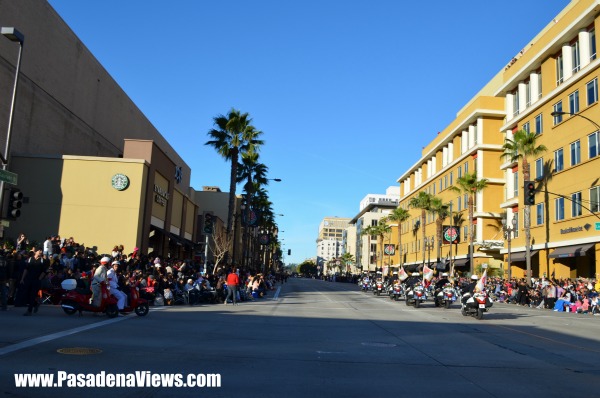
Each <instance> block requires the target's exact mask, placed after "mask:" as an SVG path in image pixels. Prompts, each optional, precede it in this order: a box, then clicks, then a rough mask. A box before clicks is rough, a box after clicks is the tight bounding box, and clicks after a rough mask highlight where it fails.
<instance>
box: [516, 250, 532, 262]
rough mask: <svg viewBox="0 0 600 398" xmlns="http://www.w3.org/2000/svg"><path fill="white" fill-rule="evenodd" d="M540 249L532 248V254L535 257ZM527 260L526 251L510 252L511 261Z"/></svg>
mask: <svg viewBox="0 0 600 398" xmlns="http://www.w3.org/2000/svg"><path fill="white" fill-rule="evenodd" d="M538 251H539V250H532V251H531V256H530V257H533V256H535V255H536V254H537V253H538ZM526 260H527V256H526V255H525V252H517V253H511V254H510V262H511V263H518V262H521V261H526Z"/></svg>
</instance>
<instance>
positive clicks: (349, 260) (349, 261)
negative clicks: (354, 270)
mask: <svg viewBox="0 0 600 398" xmlns="http://www.w3.org/2000/svg"><path fill="white" fill-rule="evenodd" d="M340 261H341V262H342V265H343V266H344V267H345V268H346V272H349V271H348V267H350V266H352V265H354V263H355V262H356V260H355V259H354V256H353V255H352V253H348V252H346V253H344V254H342V256H341V257H340Z"/></svg>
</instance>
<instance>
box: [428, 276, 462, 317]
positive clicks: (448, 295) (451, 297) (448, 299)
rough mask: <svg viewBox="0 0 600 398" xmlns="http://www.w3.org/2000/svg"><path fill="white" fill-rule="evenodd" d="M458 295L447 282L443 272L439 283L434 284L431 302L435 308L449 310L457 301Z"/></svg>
mask: <svg viewBox="0 0 600 398" xmlns="http://www.w3.org/2000/svg"><path fill="white" fill-rule="evenodd" d="M457 297H458V295H457V294H456V290H455V289H454V286H452V283H450V281H449V280H448V274H447V273H446V272H444V273H443V274H442V275H441V278H440V280H439V281H437V282H436V284H435V290H434V292H433V300H434V303H435V306H436V307H444V308H446V309H447V308H450V306H451V305H452V303H454V302H455V301H456V299H457Z"/></svg>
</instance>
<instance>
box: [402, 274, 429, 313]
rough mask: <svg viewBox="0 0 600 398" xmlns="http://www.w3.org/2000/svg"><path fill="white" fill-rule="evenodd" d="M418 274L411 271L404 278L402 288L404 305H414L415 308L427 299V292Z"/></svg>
mask: <svg viewBox="0 0 600 398" xmlns="http://www.w3.org/2000/svg"><path fill="white" fill-rule="evenodd" d="M419 276H420V275H419V273H418V272H413V273H412V274H411V276H410V277H409V278H408V279H407V280H406V288H405V290H404V299H405V300H406V305H414V306H415V308H419V307H420V306H421V303H423V302H425V300H427V292H426V289H425V287H424V286H423V282H422V280H421V279H420V278H419Z"/></svg>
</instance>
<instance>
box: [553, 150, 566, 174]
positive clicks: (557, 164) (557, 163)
mask: <svg viewBox="0 0 600 398" xmlns="http://www.w3.org/2000/svg"><path fill="white" fill-rule="evenodd" d="M564 168H565V164H564V162H563V150H562V148H561V149H559V150H558V151H554V171H556V172H557V173H558V172H559V171H562V170H563V169H564Z"/></svg>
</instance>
